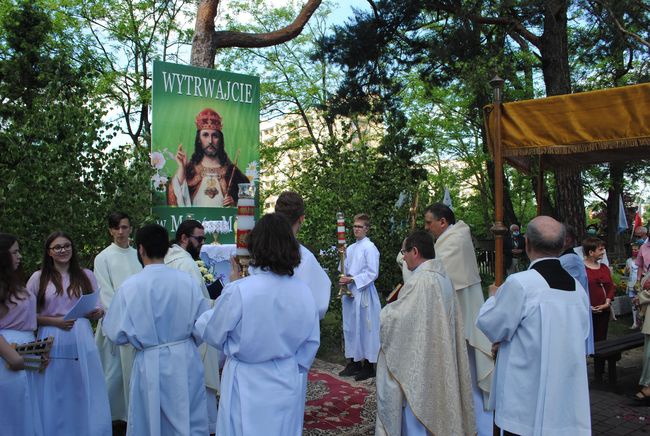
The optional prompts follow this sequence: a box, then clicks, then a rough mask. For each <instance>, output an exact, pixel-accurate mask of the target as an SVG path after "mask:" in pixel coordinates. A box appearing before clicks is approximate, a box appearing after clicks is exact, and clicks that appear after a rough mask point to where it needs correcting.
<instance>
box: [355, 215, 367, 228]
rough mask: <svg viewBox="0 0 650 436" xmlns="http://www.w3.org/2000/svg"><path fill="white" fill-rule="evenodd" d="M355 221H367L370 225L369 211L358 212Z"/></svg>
mask: <svg viewBox="0 0 650 436" xmlns="http://www.w3.org/2000/svg"><path fill="white" fill-rule="evenodd" d="M354 221H363V222H364V223H366V227H370V216H368V214H367V213H358V214H356V215H355V216H354V219H353V222H354Z"/></svg>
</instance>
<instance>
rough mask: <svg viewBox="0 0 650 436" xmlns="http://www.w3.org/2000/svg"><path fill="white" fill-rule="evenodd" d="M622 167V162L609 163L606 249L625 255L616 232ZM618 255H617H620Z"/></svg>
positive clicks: (621, 185) (621, 191) (621, 190)
mask: <svg viewBox="0 0 650 436" xmlns="http://www.w3.org/2000/svg"><path fill="white" fill-rule="evenodd" d="M623 168H624V164H623V163H620V162H612V163H610V164H609V180H610V188H609V195H608V196H607V251H608V252H609V253H610V254H609V258H610V259H611V258H613V257H614V256H613V254H615V253H616V254H620V255H622V256H624V255H625V251H624V249H623V239H622V238H621V237H620V236H621V235H619V234H618V203H619V198H620V197H621V194H622V193H623ZM622 256H619V257H622Z"/></svg>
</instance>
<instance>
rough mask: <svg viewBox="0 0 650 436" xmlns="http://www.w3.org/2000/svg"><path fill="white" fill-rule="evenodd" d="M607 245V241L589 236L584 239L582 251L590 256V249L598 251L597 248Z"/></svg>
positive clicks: (585, 255) (584, 254)
mask: <svg viewBox="0 0 650 436" xmlns="http://www.w3.org/2000/svg"><path fill="white" fill-rule="evenodd" d="M604 246H605V241H603V240H602V239H600V238H597V237H595V236H589V237H588V238H585V239H584V240H583V241H582V253H583V256H584V257H587V256H589V252H590V251H596V249H598V248H600V247H604Z"/></svg>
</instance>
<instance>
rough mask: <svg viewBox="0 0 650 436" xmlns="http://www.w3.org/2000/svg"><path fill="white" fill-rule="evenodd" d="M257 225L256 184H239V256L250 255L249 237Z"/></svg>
mask: <svg viewBox="0 0 650 436" xmlns="http://www.w3.org/2000/svg"><path fill="white" fill-rule="evenodd" d="M254 226H255V185H254V184H253V183H240V184H239V198H238V199H237V252H236V254H237V256H238V257H249V256H250V252H249V251H248V238H249V236H250V234H251V230H253V227H254Z"/></svg>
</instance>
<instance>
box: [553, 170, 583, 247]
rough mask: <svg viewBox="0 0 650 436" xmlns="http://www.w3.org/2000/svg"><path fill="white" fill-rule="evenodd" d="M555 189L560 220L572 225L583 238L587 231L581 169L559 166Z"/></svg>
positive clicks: (556, 171) (579, 236)
mask: <svg viewBox="0 0 650 436" xmlns="http://www.w3.org/2000/svg"><path fill="white" fill-rule="evenodd" d="M555 190H556V191H555V198H556V200H555V204H556V205H557V207H556V209H557V218H558V220H560V221H561V222H564V223H567V224H570V225H572V226H573V227H574V228H575V229H576V232H577V233H578V238H579V239H581V238H582V236H583V235H584V231H585V205H584V201H583V198H584V194H583V190H582V177H581V176H580V169H578V168H557V169H556V170H555Z"/></svg>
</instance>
